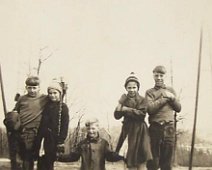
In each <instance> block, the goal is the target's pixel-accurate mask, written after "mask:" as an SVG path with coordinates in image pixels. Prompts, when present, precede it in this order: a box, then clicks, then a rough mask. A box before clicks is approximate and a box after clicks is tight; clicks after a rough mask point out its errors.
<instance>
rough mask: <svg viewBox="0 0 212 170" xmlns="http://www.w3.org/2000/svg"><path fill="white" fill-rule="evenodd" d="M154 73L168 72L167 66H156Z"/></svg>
mask: <svg viewBox="0 0 212 170" xmlns="http://www.w3.org/2000/svg"><path fill="white" fill-rule="evenodd" d="M153 73H161V74H166V68H165V67H164V66H156V67H155V68H154V70H153Z"/></svg>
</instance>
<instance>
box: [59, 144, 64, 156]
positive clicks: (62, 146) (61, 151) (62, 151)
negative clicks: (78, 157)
mask: <svg viewBox="0 0 212 170" xmlns="http://www.w3.org/2000/svg"><path fill="white" fill-rule="evenodd" d="M64 152H65V145H64V143H62V144H58V145H57V153H58V154H61V153H64Z"/></svg>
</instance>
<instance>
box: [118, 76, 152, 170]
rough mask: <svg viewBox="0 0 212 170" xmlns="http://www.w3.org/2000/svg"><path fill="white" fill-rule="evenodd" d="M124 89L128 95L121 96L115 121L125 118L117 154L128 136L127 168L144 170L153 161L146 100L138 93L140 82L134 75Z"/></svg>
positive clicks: (127, 80)
mask: <svg viewBox="0 0 212 170" xmlns="http://www.w3.org/2000/svg"><path fill="white" fill-rule="evenodd" d="M124 87H125V89H126V91H127V94H123V95H122V96H121V98H120V100H119V103H118V106H117V107H116V109H115V112H114V117H115V119H121V118H122V117H124V120H123V126H122V131H121V134H120V137H119V141H118V144H117V147H116V152H119V150H120V148H121V146H122V144H123V142H124V140H125V138H126V137H127V136H128V150H127V157H126V163H127V167H128V168H129V169H130V170H131V169H133V170H134V169H135V170H142V169H145V166H146V165H145V163H146V161H147V160H150V159H152V154H151V148H150V139H149V135H148V128H147V125H146V123H145V121H144V118H145V116H146V106H147V105H146V100H145V99H144V97H142V96H140V95H139V93H138V91H139V88H140V82H139V80H138V78H137V77H136V76H135V74H134V73H131V75H130V76H129V77H128V78H127V79H126V81H125V84H124Z"/></svg>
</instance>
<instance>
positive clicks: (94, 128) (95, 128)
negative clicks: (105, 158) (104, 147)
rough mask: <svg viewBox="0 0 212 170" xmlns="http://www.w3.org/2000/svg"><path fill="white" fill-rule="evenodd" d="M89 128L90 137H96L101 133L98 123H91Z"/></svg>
mask: <svg viewBox="0 0 212 170" xmlns="http://www.w3.org/2000/svg"><path fill="white" fill-rule="evenodd" d="M86 128H87V134H88V136H89V137H90V138H96V137H98V134H99V126H98V124H96V123H93V124H90V126H88V127H86Z"/></svg>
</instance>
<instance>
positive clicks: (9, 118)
mask: <svg viewBox="0 0 212 170" xmlns="http://www.w3.org/2000/svg"><path fill="white" fill-rule="evenodd" d="M4 124H5V126H6V127H7V129H8V130H9V131H13V130H18V129H19V128H20V126H21V121H20V116H19V114H18V112H17V111H12V112H8V113H7V114H6V118H5V119H4Z"/></svg>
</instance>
